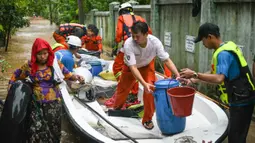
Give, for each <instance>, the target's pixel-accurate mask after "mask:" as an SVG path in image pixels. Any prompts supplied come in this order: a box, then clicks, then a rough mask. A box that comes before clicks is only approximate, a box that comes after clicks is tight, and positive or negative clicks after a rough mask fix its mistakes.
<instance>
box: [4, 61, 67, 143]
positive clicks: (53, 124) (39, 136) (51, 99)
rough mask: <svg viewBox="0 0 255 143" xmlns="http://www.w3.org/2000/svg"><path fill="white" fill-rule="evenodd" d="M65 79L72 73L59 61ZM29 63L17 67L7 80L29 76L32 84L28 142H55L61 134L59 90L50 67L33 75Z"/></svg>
mask: <svg viewBox="0 0 255 143" xmlns="http://www.w3.org/2000/svg"><path fill="white" fill-rule="evenodd" d="M59 67H60V69H61V70H62V73H63V75H64V76H65V79H69V78H70V77H71V76H72V73H71V72H69V71H68V70H67V69H66V68H65V67H64V65H63V64H61V63H59ZM30 71H31V64H30V62H29V61H28V62H27V63H25V64H24V65H23V66H22V67H21V68H20V69H17V70H16V71H15V72H14V73H13V75H12V77H11V80H10V81H9V84H12V83H14V82H15V81H16V80H22V79H25V78H27V77H29V78H30V79H31V81H32V85H33V95H32V96H33V100H32V103H31V108H30V109H31V114H30V116H29V129H28V137H29V138H28V142H32V143H57V142H60V136H61V101H60V100H61V92H60V88H59V86H58V85H54V84H53V83H54V82H53V76H52V68H51V67H47V68H45V69H43V70H38V71H37V72H36V74H35V76H32V75H31V74H30Z"/></svg>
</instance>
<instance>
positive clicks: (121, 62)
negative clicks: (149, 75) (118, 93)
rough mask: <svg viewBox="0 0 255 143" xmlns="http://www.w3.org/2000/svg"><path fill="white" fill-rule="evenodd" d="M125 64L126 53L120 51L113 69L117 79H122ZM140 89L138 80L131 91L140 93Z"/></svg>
mask: <svg viewBox="0 0 255 143" xmlns="http://www.w3.org/2000/svg"><path fill="white" fill-rule="evenodd" d="M124 65H125V63H124V53H123V52H121V51H119V53H118V54H117V56H116V58H115V59H114V63H113V66H112V70H113V74H114V76H115V77H116V79H117V81H119V79H120V75H121V74H122V73H121V72H122V68H123V66H124ZM138 89H139V83H138V82H136V83H135V84H134V86H133V88H132V89H131V93H132V94H137V93H138Z"/></svg>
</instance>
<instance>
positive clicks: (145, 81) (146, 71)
mask: <svg viewBox="0 0 255 143" xmlns="http://www.w3.org/2000/svg"><path fill="white" fill-rule="evenodd" d="M131 32H132V37H130V38H128V39H127V40H126V41H125V44H124V49H123V50H124V61H125V64H124V65H123V67H122V75H121V76H120V79H119V83H118V85H117V91H116V92H117V93H116V100H115V102H114V109H120V108H122V106H123V104H124V103H125V101H126V99H127V96H128V93H129V91H130V90H131V88H132V87H133V85H134V84H135V83H136V80H138V81H139V82H140V83H141V84H142V85H143V87H144V94H143V103H144V116H143V119H142V124H143V126H144V127H145V128H146V129H152V128H153V127H154V125H153V122H152V116H153V114H154V110H155V105H154V98H153V95H152V92H153V88H154V85H153V84H154V82H155V81H156V76H155V67H154V59H155V57H156V56H158V57H159V58H160V59H161V60H162V61H163V62H164V63H165V64H166V65H167V67H168V69H169V70H171V71H172V72H173V73H174V74H175V75H176V77H178V78H179V73H178V71H177V69H176V67H175V65H174V63H173V62H172V61H171V60H170V59H169V54H168V53H167V52H165V51H164V47H163V45H162V43H161V41H160V40H159V39H158V38H157V37H155V36H153V35H151V34H149V33H148V32H149V27H148V25H147V24H146V23H145V22H141V21H137V22H135V23H134V24H133V26H132V28H131Z"/></svg>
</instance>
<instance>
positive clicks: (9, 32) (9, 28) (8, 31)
mask: <svg viewBox="0 0 255 143" xmlns="http://www.w3.org/2000/svg"><path fill="white" fill-rule="evenodd" d="M9 23H10V25H9V27H8V29H7V35H6V36H7V39H6V37H5V39H6V43H5V52H7V49H8V45H9V39H10V34H11V27H12V26H11V22H9Z"/></svg>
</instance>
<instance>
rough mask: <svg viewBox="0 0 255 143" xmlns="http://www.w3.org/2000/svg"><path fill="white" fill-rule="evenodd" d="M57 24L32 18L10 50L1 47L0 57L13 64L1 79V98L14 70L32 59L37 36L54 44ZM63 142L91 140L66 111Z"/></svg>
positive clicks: (17, 35) (15, 37)
mask: <svg viewBox="0 0 255 143" xmlns="http://www.w3.org/2000/svg"><path fill="white" fill-rule="evenodd" d="M55 28H56V26H55V25H50V22H49V21H48V20H44V19H39V18H38V19H32V20H31V24H30V27H26V28H22V29H19V30H18V31H17V32H16V34H15V35H13V36H12V37H11V39H10V42H9V47H8V52H4V48H3V47H2V48H1V49H0V58H1V59H2V58H4V59H6V61H7V62H8V63H9V64H10V65H11V68H9V69H8V70H7V72H5V73H4V74H3V78H1V79H0V99H3V98H5V97H6V95H7V83H8V79H9V78H10V76H11V74H12V72H13V71H14V70H15V69H16V68H19V67H20V66H21V65H22V64H24V62H25V61H26V60H28V59H30V56H31V49H32V44H33V42H34V40H35V39H36V38H42V39H45V40H46V41H48V42H49V43H50V45H53V44H54V42H55V40H54V38H53V37H52V33H53V32H54V30H55ZM62 119H63V120H62V131H61V134H62V138H61V142H62V143H79V142H83V143H84V142H91V141H89V140H88V139H86V138H82V137H81V135H80V134H79V133H78V132H77V131H76V130H75V129H74V127H73V126H72V125H71V124H70V122H69V119H68V117H67V115H66V114H65V113H63V115H62Z"/></svg>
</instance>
